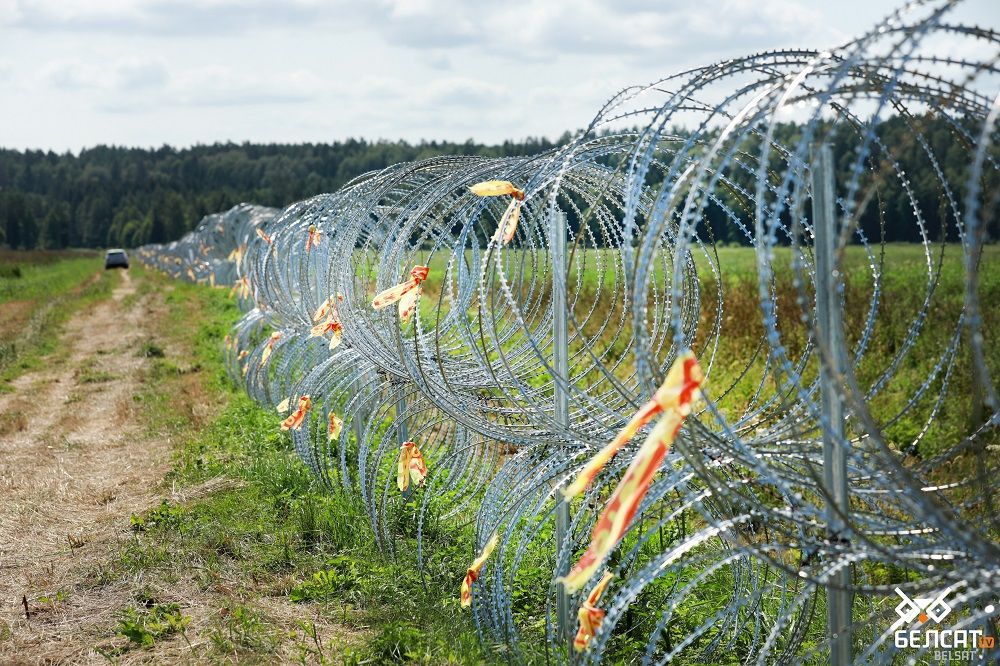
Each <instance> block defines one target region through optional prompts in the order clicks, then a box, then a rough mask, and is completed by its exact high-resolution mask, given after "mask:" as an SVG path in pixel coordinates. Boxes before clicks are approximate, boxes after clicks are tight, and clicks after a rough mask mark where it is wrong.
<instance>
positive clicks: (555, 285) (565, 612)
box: [551, 210, 572, 655]
mask: <svg viewBox="0 0 1000 666" xmlns="http://www.w3.org/2000/svg"><path fill="white" fill-rule="evenodd" d="M551 224H552V229H551V232H552V238H551V243H552V245H551V247H552V368H553V371H554V372H553V374H554V376H555V377H558V378H561V379H563V380H564V381H568V380H569V328H568V325H567V321H566V317H567V312H566V214H565V213H564V212H562V211H561V210H557V211H556V212H555V214H554V215H552V219H551ZM553 400H554V414H555V419H556V421H557V422H558V423H559V424H560V425H562V426H564V427H566V428H568V427H569V390H568V387H567V386H564V385H563V384H562V383H560V381H559V380H558V379H556V380H555V382H554V387H553ZM568 531H569V501H568V500H566V499H565V498H564V497H562V496H561V495H559V496H558V497H557V499H556V559H557V561H560V562H561V564H560V570H559V571H557V572H556V575H557V576H565V575H566V574H568V573H569V557H568V556H567V557H566V558H564V559H563V558H560V557H559V555H561V554H562V553H561V552H560V550H561V549H562V548H563V547H564V544H565V543H566V534H567V532H568ZM569 618H570V611H569V594H567V592H566V588H565V587H564V586H563V585H562V584H561V583H560V584H559V598H558V600H557V603H556V620H557V623H558V627H557V629H558V634H559V637H560V638H561V639H562V640H563V641H565V642H566V644H567V649H569V651H570V655H572V645H571V641H572V627H571V626H570V620H569Z"/></svg>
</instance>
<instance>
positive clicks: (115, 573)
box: [95, 270, 491, 664]
mask: <svg viewBox="0 0 1000 666" xmlns="http://www.w3.org/2000/svg"><path fill="white" fill-rule="evenodd" d="M136 277H137V278H138V279H140V280H142V281H143V282H147V283H148V284H149V285H150V286H151V287H152V288H156V289H162V290H163V291H164V293H165V298H166V303H167V306H168V309H169V312H168V315H167V319H166V322H165V323H164V325H163V326H162V328H161V330H160V334H161V335H162V336H163V338H164V340H166V341H167V342H168V343H169V344H163V343H162V342H156V343H153V344H155V345H156V348H157V349H159V350H160V351H161V352H163V351H164V349H165V348H169V349H176V348H180V349H184V350H185V352H184V354H183V355H182V356H181V357H177V356H174V357H171V354H168V353H163V354H148V356H149V357H150V362H151V371H150V373H151V376H150V378H149V379H150V381H149V382H146V384H145V386H146V388H145V389H144V391H143V393H142V394H140V395H138V396H136V399H137V402H139V403H140V404H141V405H142V407H143V413H144V415H145V417H146V419H147V427H148V428H149V429H150V432H151V433H156V434H157V435H158V436H179V438H180V439H181V440H182V441H183V444H182V445H181V446H180V448H179V450H178V452H177V457H176V461H175V465H174V468H173V470H172V471H171V472H170V473H169V475H168V477H167V482H168V483H170V484H171V485H172V486H174V487H176V488H180V489H184V488H193V487H199V485H200V484H211V483H218V482H219V480H220V479H224V480H225V483H224V485H223V488H222V489H221V490H217V491H215V492H213V493H211V494H209V495H208V496H206V497H203V498H201V499H198V500H195V501H191V502H188V503H184V504H182V505H176V504H171V503H168V502H165V503H163V504H161V505H159V506H157V507H154V508H153V509H151V510H149V511H147V512H145V513H143V514H138V515H135V516H132V518H131V520H130V524H129V527H130V528H131V531H132V536H131V537H130V538H129V539H128V540H127V541H126V542H125V543H124V544H123V546H122V547H121V549H120V550H119V551H118V552H117V553H116V555H115V557H114V558H113V559H112V560H111V561H110V562H108V563H106V564H105V565H104V566H102V567H101V568H100V569H99V570H98V571H96V572H95V579H96V583H97V584H99V585H104V584H109V583H113V582H115V581H121V580H127V579H135V578H139V577H141V578H142V579H144V580H153V581H156V582H157V584H158V585H159V586H161V587H167V588H169V587H171V586H172V585H176V584H177V583H178V581H187V582H188V583H190V582H191V581H192V580H193V581H194V583H195V584H196V585H198V586H199V587H201V588H203V589H209V588H211V587H212V586H213V585H215V584H217V582H218V581H220V580H224V581H226V583H227V586H229V587H230V588H231V589H232V594H231V597H232V601H229V602H226V604H225V605H224V607H220V608H218V609H215V610H214V611H213V612H215V613H218V614H219V617H221V618H223V619H221V620H219V622H217V623H216V624H215V625H213V626H212V628H211V629H210V634H211V635H210V640H209V641H208V642H207V643H204V644H201V645H199V647H198V648H197V649H198V650H199V651H200V652H198V653H196V654H198V656H199V658H205V659H208V660H210V661H211V660H219V659H224V658H231V657H232V656H233V655H237V656H238V658H246V659H249V660H251V661H253V660H264V661H267V660H268V659H274V658H276V656H275V655H277V654H278V653H279V651H280V650H282V649H287V647H288V645H287V643H288V641H290V640H293V642H294V650H295V651H296V653H297V654H300V655H301V656H302V658H303V659H306V660H309V661H315V662H320V663H387V662H395V661H399V660H403V661H407V662H409V663H424V664H450V663H454V664H481V663H486V662H489V661H490V659H491V658H490V656H489V655H488V654H487V653H485V652H484V651H483V650H482V648H481V646H480V644H479V641H478V638H477V636H476V632H475V629H474V627H473V625H472V622H471V620H470V617H469V615H468V613H467V612H463V611H462V610H461V609H460V608H459V603H458V589H459V584H460V583H461V579H462V576H463V575H464V571H465V567H466V566H467V559H468V553H469V552H471V545H470V543H469V541H468V540H467V539H468V534H466V533H463V532H462V531H459V532H457V533H456V534H454V535H453V536H454V537H455V538H454V540H453V541H452V543H451V545H450V546H447V547H445V548H442V549H439V550H437V551H435V553H434V554H433V556H432V557H431V558H430V561H429V562H428V564H427V567H426V569H425V571H424V576H423V577H421V576H420V575H419V574H418V573H417V571H416V568H415V565H414V564H413V562H415V557H414V555H415V553H414V552H412V549H411V548H409V547H408V546H405V545H404V547H403V550H402V551H401V552H399V553H397V559H395V560H394V559H391V558H389V557H386V556H384V555H383V554H382V553H380V552H378V550H377V549H376V547H375V545H374V538H373V537H372V535H371V532H370V530H369V528H368V526H367V518H366V515H365V514H364V512H363V510H362V508H361V507H360V506H359V505H358V504H357V502H356V501H355V500H354V499H353V498H352V497H348V496H346V495H344V494H342V493H339V492H336V491H330V490H328V489H326V488H323V487H321V486H320V485H319V484H318V483H317V481H316V479H315V478H314V476H313V475H312V474H311V472H310V471H309V470H308V469H307V468H306V467H305V465H304V464H303V463H302V462H301V461H299V459H298V458H297V457H296V455H295V453H294V451H293V450H292V448H291V445H290V440H289V438H288V436H287V435H286V434H284V433H281V432H280V430H279V429H278V423H279V418H278V417H277V415H276V414H274V413H273V412H272V411H271V410H265V409H263V408H261V407H259V406H257V405H256V404H255V403H253V402H252V401H251V400H250V398H249V397H248V396H247V395H246V394H245V393H244V392H243V391H242V389H239V388H237V387H234V386H233V385H232V384H231V383H230V382H229V380H228V378H227V377H226V376H225V373H224V370H223V367H222V362H221V358H222V355H221V345H222V339H223V336H224V335H225V333H226V332H227V331H228V329H229V327H230V326H231V325H232V323H233V322H235V321H236V319H237V318H238V317H239V312H238V311H237V309H236V307H235V305H234V303H233V301H231V300H229V299H228V298H227V297H226V291H225V290H213V289H210V288H207V287H203V286H196V285H190V284H183V283H176V282H170V281H167V280H166V279H165V278H163V277H162V276H159V275H156V274H153V273H151V272H149V271H142V270H140V271H139V272H138V273H137V274H136ZM188 399H193V400H200V401H202V402H204V403H208V404H212V405H215V406H216V408H217V409H218V411H217V412H216V413H215V414H214V416H212V417H211V418H210V420H209V421H208V422H206V423H199V422H198V417H197V416H196V415H195V414H194V411H193V410H191V409H188V408H187V407H190V406H185V405H184V404H183V403H184V401H185V400H188ZM264 597H274V598H279V599H284V600H287V601H288V602H291V603H294V604H297V605H298V606H301V612H300V617H301V618H302V620H303V621H302V622H301V623H300V624H299V626H298V630H297V634H296V636H295V637H294V639H292V638H290V637H289V635H288V633H287V631H282V630H281V628H280V627H279V626H278V625H277V624H276V623H275V622H274V621H273V619H272V618H270V617H269V616H268V615H267V613H265V612H263V611H261V610H260V607H259V606H260V605H259V604H258V603H255V600H259V599H262V598H264ZM236 599H238V600H239V601H238V602H237V601H235V600H236ZM153 603H156V604H159V603H160V601H159V600H153ZM142 613H145V611H142V612H140V616H136V617H133V616H132V615H129V617H128V618H125V619H123V622H127V623H128V627H129V631H130V632H132V635H134V636H135V637H136V638H131V636H130V643H129V644H128V645H129V646H130V649H139V648H141V647H143V646H145V645H146V644H147V643H148V641H149V640H150V636H152V638H151V640H153V641H154V642H155V641H159V640H162V639H166V638H167V637H168V636H169V635H170V634H163V635H162V636H157V635H156V632H155V631H152V630H148V631H146V632H145V633H144V632H143V630H142V627H143V626H146V627H147V629H148V622H147V621H146V620H144V619H143V617H142ZM146 615H148V613H146ZM157 621H159V620H157ZM143 622H146V625H144V624H143ZM324 623H326V624H331V623H332V624H336V625H338V626H343V627H347V628H348V629H349V630H353V631H356V632H357V633H358V635H359V637H360V638H359V639H358V640H357V641H355V642H354V643H353V644H352V645H350V646H348V645H347V644H346V643H345V642H338V641H330V640H329V639H328V638H327V639H326V640H324V638H323V635H322V631H321V630H318V629H317V625H322V624H324ZM161 624H162V622H161ZM122 628H124V624H123V625H122ZM317 632H318V633H317ZM283 645H284V648H283V647H282V646H283ZM324 660H325V661H324Z"/></svg>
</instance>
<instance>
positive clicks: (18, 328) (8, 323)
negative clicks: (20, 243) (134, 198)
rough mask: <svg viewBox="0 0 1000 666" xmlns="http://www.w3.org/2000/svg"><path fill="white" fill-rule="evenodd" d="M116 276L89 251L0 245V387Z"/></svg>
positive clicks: (106, 289)
mask: <svg viewBox="0 0 1000 666" xmlns="http://www.w3.org/2000/svg"><path fill="white" fill-rule="evenodd" d="M116 279H117V276H116V275H115V274H114V273H113V272H111V273H109V272H105V271H104V270H103V261H102V260H101V258H100V257H99V256H98V255H97V253H95V252H92V251H61V252H49V251H43V250H38V251H31V252H13V251H9V250H0V391H2V390H4V387H5V386H6V385H7V383H8V382H9V381H10V380H11V379H13V378H14V377H16V376H17V375H19V374H21V373H22V372H24V371H25V370H27V369H29V368H32V367H35V364H36V363H37V361H38V359H39V357H40V356H42V355H44V354H46V353H50V352H52V351H53V350H54V346H53V341H54V340H55V333H56V332H57V330H58V326H59V324H60V323H61V322H63V321H65V320H66V318H67V317H69V316H70V315H71V314H72V313H73V312H75V311H77V310H78V309H79V308H81V307H85V306H86V305H87V304H88V303H91V302H93V301H94V300H95V299H99V298H103V297H106V296H107V295H108V294H110V293H111V289H112V288H113V286H114V284H115V280H116Z"/></svg>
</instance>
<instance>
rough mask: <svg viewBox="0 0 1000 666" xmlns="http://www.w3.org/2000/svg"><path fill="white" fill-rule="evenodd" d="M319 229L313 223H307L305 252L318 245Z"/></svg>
mask: <svg viewBox="0 0 1000 666" xmlns="http://www.w3.org/2000/svg"><path fill="white" fill-rule="evenodd" d="M319 234H320V231H319V229H317V228H316V225H315V224H310V225H309V235H308V236H306V252H308V251H310V250H311V249H313V247H314V246H316V245H319Z"/></svg>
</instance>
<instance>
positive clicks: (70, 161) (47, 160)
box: [0, 118, 969, 248]
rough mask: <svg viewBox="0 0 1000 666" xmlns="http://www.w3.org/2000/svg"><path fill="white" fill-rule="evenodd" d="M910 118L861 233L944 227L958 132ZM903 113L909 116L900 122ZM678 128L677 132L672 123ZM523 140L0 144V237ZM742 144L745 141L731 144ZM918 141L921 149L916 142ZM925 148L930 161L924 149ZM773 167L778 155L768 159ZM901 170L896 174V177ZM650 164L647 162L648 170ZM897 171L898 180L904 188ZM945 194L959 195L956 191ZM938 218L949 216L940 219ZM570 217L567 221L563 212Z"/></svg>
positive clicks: (892, 131) (137, 226) (142, 227)
mask: <svg viewBox="0 0 1000 666" xmlns="http://www.w3.org/2000/svg"><path fill="white" fill-rule="evenodd" d="M913 122H914V119H912V118H910V119H908V120H906V121H903V120H902V119H900V118H891V119H889V120H888V121H886V122H883V123H882V124H881V125H880V126H879V127H878V128H877V133H878V135H879V137H880V139H881V143H882V144H883V145H885V146H892V157H893V159H894V160H895V163H896V164H895V166H893V165H892V164H891V163H890V162H889V161H887V160H886V158H885V156H884V155H880V154H879V153H878V151H877V150H874V151H873V153H872V154H871V155H869V157H868V159H869V166H874V167H875V172H876V173H879V174H880V175H877V176H872V175H871V174H868V175H866V176H865V178H868V179H871V180H870V182H874V183H876V184H877V193H876V196H873V197H871V198H870V199H869V200H868V205H867V207H866V208H865V210H864V211H863V213H862V216H861V227H862V229H863V230H864V231H865V233H866V235H867V236H868V238H869V239H870V240H877V239H878V238H880V237H883V236H884V237H885V239H886V240H889V241H918V240H920V239H921V230H920V228H919V227H918V225H917V224H915V223H914V217H913V212H912V211H913V205H912V203H911V202H910V200H909V198H908V195H907V192H906V187H909V188H910V190H911V191H912V192H913V194H914V196H916V198H917V200H918V203H919V207H920V209H921V211H922V213H923V215H924V218H923V222H924V227H925V232H926V234H927V235H928V236H929V237H930V238H940V237H941V234H942V233H946V234H947V235H948V237H949V238H952V237H955V229H954V219H953V217H950V216H949V210H950V208H949V207H950V206H951V204H950V203H949V201H948V197H947V196H946V193H945V192H944V191H943V190H942V188H941V185H940V183H939V182H938V180H937V179H936V176H935V168H936V167H937V168H940V170H941V171H942V172H943V173H944V174H945V176H946V178H947V179H948V181H949V182H950V183H958V184H963V183H964V181H965V173H966V170H967V168H968V158H969V150H968V141H967V139H966V138H965V137H963V136H962V132H958V131H956V128H955V126H954V125H949V124H947V123H945V122H943V121H940V120H934V119H925V120H924V121H921V122H920V127H919V130H920V132H921V133H922V135H923V137H924V142H921V141H918V140H917V139H916V138H915V137H916V136H917V134H916V133H915V132H914V127H913V125H912V123H913ZM907 123H909V124H907ZM800 131H801V128H799V127H798V126H795V125H792V124H787V125H783V126H781V127H779V130H778V132H777V135H776V138H777V139H778V141H779V143H783V144H785V145H790V144H791V143H792V142H793V141H794V139H795V138H797V135H798V134H799V132H800ZM678 134H679V135H683V132H681V131H678ZM568 139H569V134H568V133H567V134H565V135H564V136H563V137H561V138H560V139H559V140H558V141H556V142H552V141H549V140H546V139H528V140H525V141H522V142H511V141H507V142H504V143H503V144H499V145H484V144H479V143H474V142H472V141H471V140H470V141H467V142H465V143H449V142H422V143H418V144H409V143H406V142H387V141H378V142H368V141H364V140H355V139H349V140H346V141H340V142H336V143H330V144H288V145H285V144H251V143H244V144H233V143H226V144H214V145H198V146H193V147H190V148H183V149H176V148H171V147H170V146H163V147H161V148H156V149H143V148H124V147H115V146H98V147H96V148H90V149H86V150H83V151H81V152H80V153H79V154H72V153H65V154H57V153H54V152H45V151H37V150H27V151H18V150H9V149H0V245H7V246H9V247H12V248H65V247H107V246H122V247H136V246H138V245H142V244H144V243H148V242H163V241H169V240H173V239H176V238H179V237H180V236H181V235H183V234H184V233H185V232H186V231H188V230H190V229H192V228H193V227H194V225H195V224H197V222H198V220H200V219H201V218H202V217H203V216H204V215H206V214H208V213H214V212H218V211H222V210H226V209H228V208H230V207H232V206H233V205H235V204H237V203H240V202H244V201H246V202H251V203H257V204H262V205H267V206H275V207H283V206H286V205H288V204H290V203H292V202H294V201H298V200H301V199H305V198H307V197H310V196H313V195H315V194H319V193H323V192H332V191H334V190H336V189H337V188H338V187H340V186H342V185H343V184H345V183H347V182H348V181H350V180H351V179H353V178H355V177H356V176H359V175H361V174H363V173H366V172H368V171H372V170H376V169H381V168H384V167H387V166H389V165H391V164H395V163H397V162H404V161H412V160H419V159H425V158H429V157H435V156H439V155H482V156H492V157H497V156H518V155H532V154H537V153H539V152H542V151H545V150H548V149H550V148H553V147H554V146H556V145H560V144H561V143H564V142H566V141H567V140H568ZM834 144H835V145H834V150H835V154H836V155H837V161H838V171H839V173H838V174H837V180H838V183H841V184H843V183H846V182H848V181H849V179H850V176H851V173H852V166H853V160H854V157H855V154H854V152H853V151H854V149H855V148H854V147H855V146H856V144H857V137H856V135H854V130H853V129H851V128H848V129H847V130H846V131H843V132H838V133H837V134H836V135H835V140H834ZM743 148H744V151H745V152H748V153H750V154H753V153H754V150H753V148H754V146H743ZM928 151H929V152H928ZM928 154H932V155H934V158H935V160H936V161H937V165H935V164H934V162H933V161H932V160H931V159H929V157H928ZM662 157H664V158H665V159H668V158H669V155H663V156H662ZM776 166H778V165H777V164H776ZM754 171H755V168H734V169H732V170H731V175H732V178H733V180H734V183H735V184H736V185H738V186H739V187H732V188H726V187H722V188H720V190H719V192H720V193H721V196H722V197H723V198H724V199H728V201H727V202H726V203H727V204H729V205H730V206H731V207H732V208H733V209H734V210H744V211H746V210H752V206H751V207H749V208H748V204H749V201H747V200H746V198H745V194H744V193H741V192H740V188H741V187H742V188H747V189H748V191H749V192H752V191H753V190H754V184H753V178H754ZM900 171H901V172H903V173H905V181H904V179H902V178H900V177H898V173H899V172H900ZM654 172H655V169H654ZM904 182H905V186H906V187H904ZM951 194H952V198H953V199H954V200H955V201H956V202H957V204H958V205H961V203H962V195H963V194H964V193H962V192H953V193H951ZM705 213H706V216H707V218H708V220H707V222H708V226H709V227H710V228H711V230H712V233H713V235H714V240H716V241H721V242H727V243H746V242H747V238H746V236H745V234H744V233H743V232H742V231H741V230H740V229H739V228H738V227H737V226H736V225H734V224H732V222H731V220H729V219H728V218H727V216H726V214H725V212H724V211H723V210H722V209H721V207H718V206H716V205H714V204H712V205H709V207H708V208H706V210H705ZM949 220H950V221H949ZM571 223H572V222H571Z"/></svg>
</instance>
